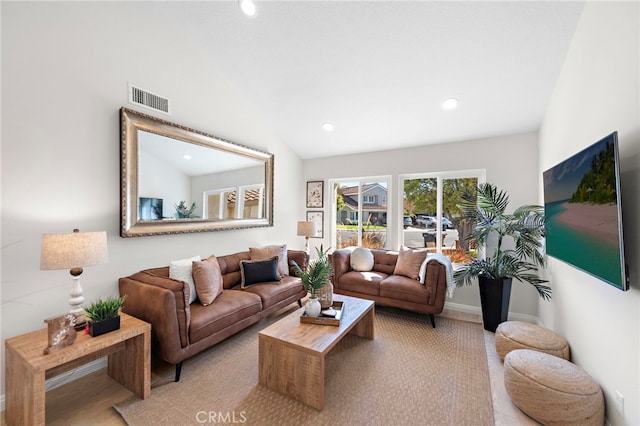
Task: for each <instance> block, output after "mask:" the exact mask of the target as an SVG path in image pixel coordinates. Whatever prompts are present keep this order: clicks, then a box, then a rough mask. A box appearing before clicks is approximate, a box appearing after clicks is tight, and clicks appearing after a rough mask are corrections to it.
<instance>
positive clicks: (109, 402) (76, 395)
mask: <svg viewBox="0 0 640 426" xmlns="http://www.w3.org/2000/svg"><path fill="white" fill-rule="evenodd" d="M443 315H445V316H447V317H450V318H456V319H461V320H465V321H473V322H479V318H477V316H475V315H472V314H465V313H460V312H456V311H447V312H443ZM484 337H485V347H486V351H487V359H488V363H489V375H490V380H491V393H492V400H493V415H494V421H495V425H496V426H516V425H521V426H531V425H538V423H537V422H535V421H534V420H532V419H531V418H529V417H527V416H526V415H525V414H524V413H522V412H521V411H520V410H519V409H518V408H517V407H515V406H514V405H513V403H512V402H511V399H510V398H509V396H508V395H507V393H506V391H505V389H504V385H503V375H502V361H501V360H500V357H498V354H497V353H496V351H495V340H494V334H493V333H490V332H488V331H485V332H484ZM151 392H152V393H153V389H152V390H151ZM133 395H134V394H133V392H131V391H129V390H128V389H126V388H124V387H123V386H121V385H120V384H119V383H118V382H116V381H115V380H113V379H111V378H110V377H109V376H108V375H107V372H106V369H103V370H100V371H97V372H95V373H92V374H89V375H87V376H84V377H82V378H81V379H78V380H75V381H73V382H71V383H68V384H65V385H62V386H60V387H58V388H56V389H53V390H50V391H48V392H47V400H46V415H47V425H53V426H67V425H82V426H84V425H87V426H89V425H92V426H93V425H97V426H121V425H125V424H126V423H125V422H124V421H123V420H122V418H121V417H120V415H119V414H118V413H117V412H116V411H115V410H114V409H113V405H114V404H116V403H118V402H121V401H123V400H125V399H126V398H128V397H130V396H133ZM4 424H6V423H5V420H4V412H2V425H4Z"/></svg>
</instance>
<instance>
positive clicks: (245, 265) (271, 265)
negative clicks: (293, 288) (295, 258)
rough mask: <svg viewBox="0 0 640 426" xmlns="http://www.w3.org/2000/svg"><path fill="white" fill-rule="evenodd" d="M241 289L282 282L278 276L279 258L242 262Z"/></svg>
mask: <svg viewBox="0 0 640 426" xmlns="http://www.w3.org/2000/svg"><path fill="white" fill-rule="evenodd" d="M240 276H241V277H242V281H241V283H240V287H242V288H246V287H248V286H250V285H252V284H257V283H264V282H270V281H280V274H278V256H274V257H272V258H271V259H267V260H241V261H240Z"/></svg>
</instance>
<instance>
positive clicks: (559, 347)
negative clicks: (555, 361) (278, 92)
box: [496, 321, 571, 360]
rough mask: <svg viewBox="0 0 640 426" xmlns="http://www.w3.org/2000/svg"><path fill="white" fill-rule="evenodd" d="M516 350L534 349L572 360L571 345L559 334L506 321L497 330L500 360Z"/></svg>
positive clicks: (542, 328)
mask: <svg viewBox="0 0 640 426" xmlns="http://www.w3.org/2000/svg"><path fill="white" fill-rule="evenodd" d="M514 349H532V350H534V351H539V352H544V353H547V354H549V355H555V356H557V357H560V358H564V359H566V360H570V359H571V352H570V350H569V343H567V341H566V340H565V339H564V338H562V337H561V336H560V335H558V334H557V333H555V332H553V331H551V330H549V329H548V328H544V327H540V326H539V325H535V324H530V323H528V322H522V321H505V322H503V323H501V324H500V325H499V326H498V328H497V329H496V352H498V355H500V359H504V357H505V356H506V355H507V354H508V353H509V352H510V351H512V350H514Z"/></svg>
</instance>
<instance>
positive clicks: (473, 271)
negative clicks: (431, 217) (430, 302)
mask: <svg viewBox="0 0 640 426" xmlns="http://www.w3.org/2000/svg"><path fill="white" fill-rule="evenodd" d="M508 204H509V196H508V195H507V193H506V192H505V191H502V190H498V189H497V188H496V187H495V186H494V185H492V184H489V183H484V184H481V185H479V186H478V191H477V196H475V195H474V196H463V201H462V203H461V204H460V205H459V207H460V209H461V211H462V215H463V218H465V219H469V220H471V221H472V222H473V223H475V227H474V229H473V230H472V231H471V233H470V234H469V235H468V236H467V239H468V240H474V241H475V242H476V245H477V247H478V248H481V247H484V248H486V253H485V254H486V257H485V258H484V259H475V260H473V261H472V262H470V263H467V264H465V265H463V266H462V267H461V268H459V269H458V270H457V271H456V272H455V273H454V278H455V280H456V284H457V285H458V286H462V285H465V284H466V285H470V284H471V283H472V282H473V280H474V279H475V278H477V279H478V284H479V287H480V303H481V305H482V317H483V322H484V328H485V330H489V331H492V332H495V330H496V328H497V327H498V325H499V324H500V323H501V322H504V321H506V320H507V316H508V313H509V299H510V297H511V283H512V281H513V279H514V278H515V279H516V280H518V281H522V282H527V283H529V284H531V285H533V286H534V287H535V288H536V290H537V291H538V294H539V295H540V297H541V298H542V299H544V300H549V299H550V298H551V288H550V287H548V286H547V285H545V283H547V280H544V279H542V278H540V277H539V276H538V274H537V272H538V268H539V267H544V265H545V259H544V255H543V253H542V238H543V237H544V235H545V231H546V224H545V219H544V209H543V207H542V206H538V205H524V206H521V207H518V208H517V209H516V210H515V211H514V212H513V214H508V213H506V212H505V210H506V208H507V205H508ZM496 238H497V242H496V243H495V246H494V245H493V242H494V241H496ZM509 239H510V240H512V241H513V243H514V244H515V248H505V243H507V240H509ZM489 242H491V243H492V244H491V247H489V244H488V243H489ZM509 246H510V247H511V246H512V245H509Z"/></svg>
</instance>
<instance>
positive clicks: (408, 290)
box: [332, 248, 448, 328]
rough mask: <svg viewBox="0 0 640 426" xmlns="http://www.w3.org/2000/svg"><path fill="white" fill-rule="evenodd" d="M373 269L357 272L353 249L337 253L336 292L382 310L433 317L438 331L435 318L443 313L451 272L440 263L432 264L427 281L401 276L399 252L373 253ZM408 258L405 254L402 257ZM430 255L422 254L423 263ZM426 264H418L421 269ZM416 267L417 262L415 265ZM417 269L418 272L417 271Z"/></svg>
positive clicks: (433, 322)
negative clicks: (387, 309) (398, 263)
mask: <svg viewBox="0 0 640 426" xmlns="http://www.w3.org/2000/svg"><path fill="white" fill-rule="evenodd" d="M370 251H371V253H372V254H373V265H372V268H371V269H370V270H365V271H362V270H360V271H358V270H354V269H353V267H352V265H351V253H352V252H353V249H352V248H346V249H340V250H336V251H334V252H333V254H332V260H333V269H334V272H333V286H334V292H335V293H338V294H344V295H347V296H354V297H360V298H363V299H369V300H373V301H374V302H375V303H376V304H378V305H382V306H391V307H395V308H400V309H406V310H408V311H412V312H418V313H422V314H429V318H430V319H431V325H432V326H433V327H434V328H435V326H436V323H435V317H434V315H436V314H439V313H441V312H442V309H443V308H444V301H445V296H446V293H447V274H448V272H447V268H446V266H445V265H444V264H443V263H442V262H440V261H438V260H435V259H434V260H428V261H427V263H426V268H425V270H424V280H423V281H420V279H419V274H418V273H415V271H414V272H412V273H410V274H409V275H411V277H408V276H405V275H401V274H399V272H402V273H404V272H403V271H399V270H398V268H396V264H397V261H398V256H399V253H398V252H397V251H390V250H381V249H371V250H370ZM402 254H403V255H404V253H402ZM425 258H426V253H424V252H423V253H422V258H421V259H422V261H424V259H425ZM422 261H420V260H419V259H417V260H416V262H419V263H417V265H419V264H421V263H422ZM414 263H415V262H414ZM414 269H415V268H414ZM414 273H415V274H414Z"/></svg>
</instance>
